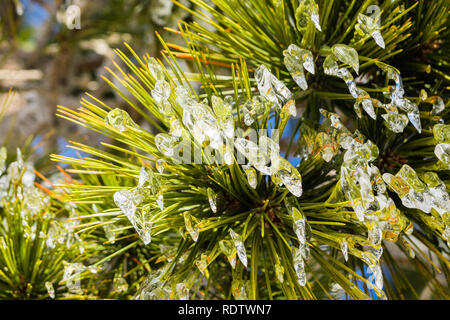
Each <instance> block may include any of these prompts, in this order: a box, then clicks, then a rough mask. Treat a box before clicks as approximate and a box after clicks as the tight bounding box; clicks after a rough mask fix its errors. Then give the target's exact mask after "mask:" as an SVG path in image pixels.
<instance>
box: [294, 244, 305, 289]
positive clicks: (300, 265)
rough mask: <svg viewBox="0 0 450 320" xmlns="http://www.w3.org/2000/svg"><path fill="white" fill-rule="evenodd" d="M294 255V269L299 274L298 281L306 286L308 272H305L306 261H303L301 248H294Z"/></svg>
mask: <svg viewBox="0 0 450 320" xmlns="http://www.w3.org/2000/svg"><path fill="white" fill-rule="evenodd" d="M292 250H293V252H292V255H293V258H294V269H295V273H296V275H297V282H298V284H299V285H301V286H302V287H304V286H305V285H306V273H305V262H304V261H303V255H302V252H301V250H300V249H298V248H293V249H292Z"/></svg>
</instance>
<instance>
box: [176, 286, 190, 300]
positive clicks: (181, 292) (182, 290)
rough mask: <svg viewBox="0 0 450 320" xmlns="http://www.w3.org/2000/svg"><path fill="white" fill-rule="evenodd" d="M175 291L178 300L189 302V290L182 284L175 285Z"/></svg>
mask: <svg viewBox="0 0 450 320" xmlns="http://www.w3.org/2000/svg"><path fill="white" fill-rule="evenodd" d="M176 291H177V295H178V299H179V300H189V288H188V287H187V286H186V284H185V283H184V282H180V283H177V285H176Z"/></svg>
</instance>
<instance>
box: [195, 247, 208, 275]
mask: <svg viewBox="0 0 450 320" xmlns="http://www.w3.org/2000/svg"><path fill="white" fill-rule="evenodd" d="M195 264H196V266H197V268H198V269H199V270H200V272H201V273H202V274H203V275H204V276H205V277H206V278H209V272H208V265H209V259H208V256H207V255H206V254H204V253H202V255H201V256H200V259H199V260H197V261H196V262H195Z"/></svg>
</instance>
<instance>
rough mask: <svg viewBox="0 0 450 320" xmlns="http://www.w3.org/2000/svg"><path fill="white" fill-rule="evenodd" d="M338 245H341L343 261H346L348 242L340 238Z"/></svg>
mask: <svg viewBox="0 0 450 320" xmlns="http://www.w3.org/2000/svg"><path fill="white" fill-rule="evenodd" d="M339 246H340V247H341V252H342V255H343V256H344V259H345V261H348V243H347V241H346V240H341V241H340V242H339Z"/></svg>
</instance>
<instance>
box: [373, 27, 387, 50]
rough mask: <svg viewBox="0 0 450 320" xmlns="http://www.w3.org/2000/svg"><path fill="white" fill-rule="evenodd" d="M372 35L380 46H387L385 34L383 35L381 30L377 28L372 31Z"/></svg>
mask: <svg viewBox="0 0 450 320" xmlns="http://www.w3.org/2000/svg"><path fill="white" fill-rule="evenodd" d="M371 36H372V38H373V39H374V40H375V42H376V43H377V45H378V46H380V47H381V48H383V49H384V48H385V44H384V39H383V36H382V35H381V32H380V31H378V30H376V31H374V32H372V33H371Z"/></svg>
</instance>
